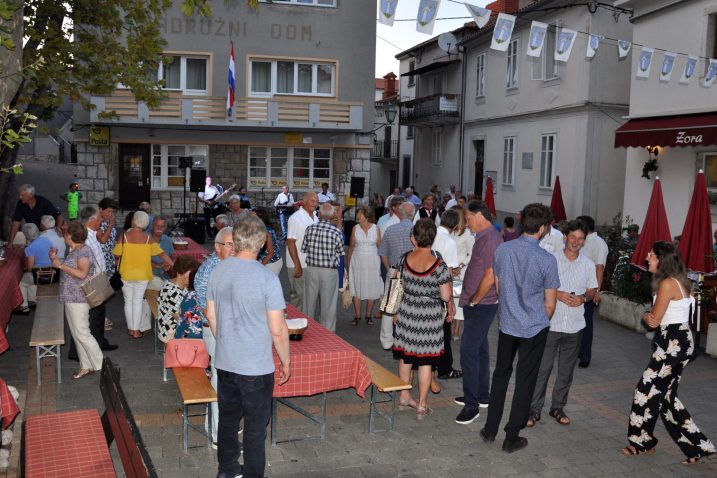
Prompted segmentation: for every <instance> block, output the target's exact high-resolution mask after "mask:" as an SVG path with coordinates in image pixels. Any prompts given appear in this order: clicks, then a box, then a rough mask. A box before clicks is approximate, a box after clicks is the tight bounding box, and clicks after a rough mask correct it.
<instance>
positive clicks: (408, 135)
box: [406, 126, 416, 139]
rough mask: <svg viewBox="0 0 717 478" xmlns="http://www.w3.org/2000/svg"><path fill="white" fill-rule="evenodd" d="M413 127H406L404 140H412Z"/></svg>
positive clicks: (414, 133) (413, 135) (414, 134)
mask: <svg viewBox="0 0 717 478" xmlns="http://www.w3.org/2000/svg"><path fill="white" fill-rule="evenodd" d="M414 128H415V127H414V126H406V139H413V138H414V137H415V136H416V130H415V129H414Z"/></svg>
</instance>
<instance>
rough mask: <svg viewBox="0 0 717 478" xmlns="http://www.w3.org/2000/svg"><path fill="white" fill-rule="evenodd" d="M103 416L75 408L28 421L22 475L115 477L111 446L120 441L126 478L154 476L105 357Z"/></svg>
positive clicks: (115, 374) (94, 411)
mask: <svg viewBox="0 0 717 478" xmlns="http://www.w3.org/2000/svg"><path fill="white" fill-rule="evenodd" d="M100 391H101V392H102V398H103V401H104V404H105V412H104V414H103V415H102V417H101V418H100V416H99V413H98V412H97V410H94V409H93V410H77V411H72V412H63V413H51V414H46V415H35V416H32V417H29V418H28V419H27V420H26V421H25V423H24V424H23V437H22V441H23V445H22V452H23V456H24V460H23V462H24V470H23V471H24V475H23V476H25V477H27V478H33V477H42V478H55V477H57V478H59V477H72V478H83V477H88V478H89V477H92V478H103V477H113V478H114V477H116V476H117V474H116V473H115V470H114V466H113V464H112V457H111V456H110V452H109V447H110V445H111V444H112V442H113V441H115V442H116V443H117V452H118V454H119V457H120V460H121V461H122V469H123V471H124V474H125V476H127V477H128V478H135V477H136V478H155V477H157V476H158V475H157V472H156V471H155V469H154V465H153V464H152V460H151V459H150V457H149V454H148V453H147V450H146V449H145V447H144V443H143V441H142V436H141V435H140V433H139V429H138V428H137V424H136V423H135V421H134V417H133V416H132V412H131V411H130V409H129V405H128V404H127V399H126V398H125V396H124V392H123V391H122V387H121V386H120V383H119V371H118V370H117V369H115V368H114V366H113V365H112V361H111V360H110V359H109V358H105V359H104V362H103V364H102V371H101V377H100Z"/></svg>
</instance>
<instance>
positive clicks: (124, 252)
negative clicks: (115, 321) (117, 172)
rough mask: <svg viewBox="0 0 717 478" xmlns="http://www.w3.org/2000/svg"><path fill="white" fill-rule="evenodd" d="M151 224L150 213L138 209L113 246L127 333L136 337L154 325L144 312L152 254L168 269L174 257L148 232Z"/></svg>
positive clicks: (150, 274) (150, 275) (150, 278)
mask: <svg viewBox="0 0 717 478" xmlns="http://www.w3.org/2000/svg"><path fill="white" fill-rule="evenodd" d="M148 225H149V216H148V215H147V213H146V212H144V211H136V212H135V213H134V216H133V217H132V227H131V228H130V229H129V230H127V231H125V232H124V234H123V235H122V238H121V240H119V241H117V244H116V245H115V247H114V249H112V253H113V254H114V255H115V256H116V257H117V262H118V269H119V272H120V275H121V276H122V296H123V297H124V315H125V317H126V319H127V333H128V334H129V335H130V336H131V337H132V338H135V339H138V338H140V337H142V335H143V334H142V332H144V331H145V330H149V329H150V328H151V327H152V326H151V324H150V322H149V318H148V317H147V318H145V317H143V316H142V300H143V299H144V291H145V290H146V289H147V284H149V281H150V280H152V256H159V257H161V258H162V260H163V261H164V268H165V270H167V269H169V268H170V267H172V259H170V258H169V256H168V255H167V254H165V253H164V252H163V251H162V248H161V247H159V243H158V242H157V241H155V240H154V239H152V237H150V236H149V235H148V234H147V233H145V232H144V231H145V229H147V226H148Z"/></svg>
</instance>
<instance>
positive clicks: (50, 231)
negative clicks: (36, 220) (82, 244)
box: [40, 215, 67, 259]
mask: <svg viewBox="0 0 717 478" xmlns="http://www.w3.org/2000/svg"><path fill="white" fill-rule="evenodd" d="M40 230H41V231H42V232H41V233H40V236H41V237H46V238H47V239H48V240H49V241H50V243H52V247H54V248H55V249H57V257H59V258H60V259H64V258H65V249H67V244H65V239H64V238H62V237H60V235H59V234H57V231H56V230H55V218H54V217H52V216H50V215H45V216H42V219H40Z"/></svg>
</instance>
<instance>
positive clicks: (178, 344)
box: [164, 339, 209, 368]
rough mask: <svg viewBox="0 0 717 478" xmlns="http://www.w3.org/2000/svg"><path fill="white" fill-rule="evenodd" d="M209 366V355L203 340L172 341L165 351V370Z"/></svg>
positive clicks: (168, 343)
mask: <svg viewBox="0 0 717 478" xmlns="http://www.w3.org/2000/svg"><path fill="white" fill-rule="evenodd" d="M208 366H209V353H208V352H207V347H206V346H205V345H204V340H202V339H171V340H170V341H169V342H167V346H166V349H165V351H164V368H183V367H198V368H207V367H208Z"/></svg>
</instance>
